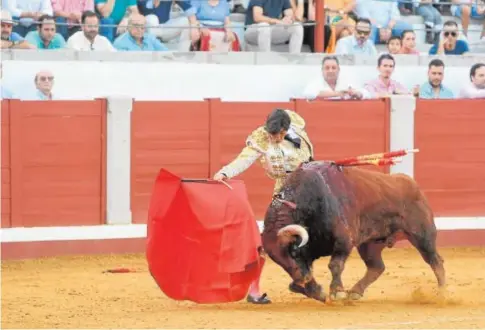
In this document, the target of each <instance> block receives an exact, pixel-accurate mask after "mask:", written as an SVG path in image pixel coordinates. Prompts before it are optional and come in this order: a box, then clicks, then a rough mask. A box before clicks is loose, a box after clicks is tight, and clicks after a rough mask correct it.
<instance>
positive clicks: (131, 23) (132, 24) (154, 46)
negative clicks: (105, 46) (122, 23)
mask: <svg viewBox="0 0 485 330" xmlns="http://www.w3.org/2000/svg"><path fill="white" fill-rule="evenodd" d="M113 45H114V47H115V48H116V49H118V50H123V51H133V50H136V51H166V50H168V48H167V47H166V46H165V45H164V44H162V42H161V41H160V40H158V39H157V38H156V37H155V36H154V35H153V34H150V33H147V32H146V19H145V17H144V16H143V15H140V14H131V15H130V17H129V19H128V31H127V32H125V33H123V34H122V35H120V36H118V37H117V38H116V40H115V42H114V44H113Z"/></svg>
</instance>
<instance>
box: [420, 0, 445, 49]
mask: <svg viewBox="0 0 485 330" xmlns="http://www.w3.org/2000/svg"><path fill="white" fill-rule="evenodd" d="M414 1H415V5H416V13H417V14H418V15H419V16H421V17H422V18H423V21H424V25H425V27H426V42H427V43H428V44H432V43H436V42H438V38H439V32H440V31H441V28H442V26H441V23H442V18H441V13H440V12H439V10H438V9H436V7H435V6H433V0H414Z"/></svg>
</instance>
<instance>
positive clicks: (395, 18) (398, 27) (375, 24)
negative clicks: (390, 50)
mask: <svg viewBox="0 0 485 330" xmlns="http://www.w3.org/2000/svg"><path fill="white" fill-rule="evenodd" d="M355 12H356V14H357V16H359V17H361V18H367V19H369V20H370V21H371V23H372V32H371V37H370V39H371V40H372V41H373V42H374V44H376V45H377V44H379V43H384V44H387V41H388V40H389V39H390V38H391V36H400V35H402V33H403V31H405V30H412V29H413V27H412V26H411V24H409V23H407V22H405V21H403V20H401V14H400V13H399V9H398V7H397V2H396V1H382V0H357V6H356V9H355Z"/></svg>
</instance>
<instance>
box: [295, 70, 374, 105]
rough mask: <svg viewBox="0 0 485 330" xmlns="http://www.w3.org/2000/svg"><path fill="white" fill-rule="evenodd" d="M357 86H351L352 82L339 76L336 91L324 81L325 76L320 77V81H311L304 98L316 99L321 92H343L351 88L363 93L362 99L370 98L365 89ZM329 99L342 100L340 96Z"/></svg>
mask: <svg viewBox="0 0 485 330" xmlns="http://www.w3.org/2000/svg"><path fill="white" fill-rule="evenodd" d="M356 85H357V84H351V83H350V81H347V80H346V79H345V78H342V76H339V77H338V79H337V84H336V85H335V89H332V88H331V87H330V86H329V85H328V83H327V82H326V81H325V79H323V76H320V77H319V78H318V79H315V80H313V81H311V82H310V83H309V84H308V85H307V86H306V88H305V91H304V92H303V97H304V98H306V99H315V98H316V97H317V96H318V94H320V93H321V92H330V91H342V90H348V89H349V88H353V89H355V90H357V91H359V92H361V93H362V98H364V99H368V98H370V94H369V92H367V91H366V90H365V89H363V88H359V87H358V86H356ZM346 98H348V97H346ZM328 99H333V100H340V99H342V98H341V97H340V96H335V97H329V98H328Z"/></svg>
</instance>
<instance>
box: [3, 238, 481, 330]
mask: <svg viewBox="0 0 485 330" xmlns="http://www.w3.org/2000/svg"><path fill="white" fill-rule="evenodd" d="M384 253H385V254H384V260H385V262H386V266H387V268H386V272H385V273H384V274H383V276H382V277H381V278H380V279H379V280H378V281H377V282H376V283H374V285H373V286H371V287H370V288H369V290H368V292H367V295H366V296H365V297H364V299H363V300H361V301H358V302H356V303H345V304H344V303H331V304H329V305H325V304H322V303H319V302H317V301H313V300H310V299H307V298H305V297H303V296H301V295H297V294H294V293H291V292H289V291H288V290H287V286H288V284H289V282H290V280H289V277H288V276H287V275H286V274H285V273H284V272H283V271H282V270H281V269H280V268H279V267H277V266H276V265H275V264H274V263H272V262H268V263H267V267H266V268H265V271H264V273H263V276H264V280H263V282H262V286H263V288H264V289H265V291H266V292H267V293H268V294H269V296H270V297H271V298H272V299H273V304H271V305H266V306H264V305H261V306H257V305H251V304H247V303H246V302H245V301H242V302H237V303H232V304H222V305H196V304H194V303H191V302H177V301H173V300H169V299H167V298H166V297H165V296H164V294H163V293H162V292H161V291H160V290H159V289H158V287H157V286H156V284H155V282H154V281H153V279H152V278H151V277H150V275H149V273H148V272H147V267H146V261H145V259H144V256H143V255H129V256H102V257H99V256H98V257H69V258H54V259H43V260H35V261H15V262H12V261H9V262H4V263H2V323H1V325H2V328H107V327H110V328H154V327H156V328H201V327H202V328H208V327H210V328H221V327H223V328H322V327H326V328H343V327H345V328H374V329H375V328H455V329H456V328H485V247H484V248H475V249H442V250H441V254H442V255H443V257H444V258H445V267H446V270H447V279H448V292H447V298H446V299H445V300H443V299H441V300H439V299H436V298H433V297H434V296H433V294H432V291H433V288H434V287H435V279H434V275H433V273H432V271H431V269H430V268H429V267H428V265H427V264H425V263H424V261H423V260H422V259H421V257H420V256H419V255H418V253H417V252H416V251H415V250H413V249H393V250H385V251H384ZM327 262H328V259H327V258H326V259H323V260H320V261H319V262H317V264H316V265H315V270H316V275H317V279H318V280H319V281H320V282H321V283H323V284H324V286H325V288H327V289H326V290H328V283H329V273H328V271H327ZM118 267H128V268H135V269H136V270H138V272H135V273H125V274H110V273H103V271H104V270H106V269H110V268H118ZM364 269H365V268H364V265H363V263H362V261H361V260H360V259H359V258H358V256H357V255H356V254H355V253H354V254H353V255H352V257H351V259H350V260H349V262H348V263H347V266H346V270H345V272H344V277H343V280H344V283H345V284H346V286H347V287H350V286H351V285H352V284H353V283H354V282H355V281H356V280H357V279H358V278H359V277H360V276H361V275H362V274H363V273H364Z"/></svg>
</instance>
